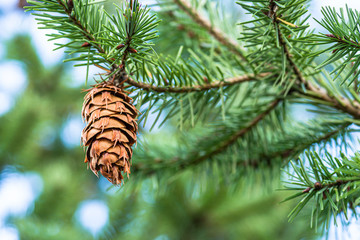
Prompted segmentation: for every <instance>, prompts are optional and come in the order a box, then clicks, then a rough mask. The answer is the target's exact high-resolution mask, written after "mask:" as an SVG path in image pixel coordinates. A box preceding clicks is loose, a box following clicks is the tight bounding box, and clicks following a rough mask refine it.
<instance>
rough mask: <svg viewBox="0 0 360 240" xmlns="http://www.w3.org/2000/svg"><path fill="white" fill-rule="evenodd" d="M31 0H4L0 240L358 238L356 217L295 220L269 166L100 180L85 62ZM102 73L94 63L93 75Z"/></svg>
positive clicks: (158, 135) (160, 139) (161, 137)
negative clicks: (222, 180) (88, 155)
mask: <svg viewBox="0 0 360 240" xmlns="http://www.w3.org/2000/svg"><path fill="white" fill-rule="evenodd" d="M109 2H111V1H109ZM114 2H115V1H114ZM143 2H144V3H146V4H151V3H153V2H151V1H143ZM24 4H26V3H25V1H22V0H0V26H1V27H0V28H1V31H0V239H1V240H18V239H69V240H71V239H155V240H167V239H169V240H170V239H325V238H327V237H328V238H329V239H337V238H338V239H359V237H358V236H359V234H360V232H359V230H358V229H359V224H360V222H359V221H357V220H356V219H353V220H351V221H350V225H348V226H345V225H344V224H341V222H340V223H339V227H338V228H335V227H331V228H330V229H329V230H328V231H326V232H322V231H321V230H319V231H318V232H317V233H316V232H315V231H313V230H310V229H309V221H308V220H309V216H308V215H307V213H306V210H305V211H304V214H301V215H300V216H299V217H298V218H297V219H296V220H295V221H294V222H293V223H288V222H287V214H288V213H289V212H290V210H291V207H292V205H291V203H281V204H280V203H279V202H280V201H281V200H283V199H284V197H286V195H287V194H288V193H284V192H281V191H276V189H277V188H279V187H280V186H281V185H280V181H279V179H278V178H276V179H272V180H271V181H265V182H266V184H264V181H263V179H262V178H264V176H265V175H266V174H267V173H266V172H265V173H262V174H261V175H259V174H257V173H254V177H253V178H251V181H248V182H246V181H244V182H243V183H241V184H238V185H237V186H236V188H232V187H231V186H226V185H222V184H218V183H217V182H216V178H211V177H209V175H205V174H202V175H201V174H197V175H194V174H193V173H192V172H191V171H185V172H183V173H181V174H177V175H174V176H164V177H162V178H160V177H159V176H158V175H157V176H147V177H140V176H139V177H137V175H136V174H133V175H132V176H131V179H130V181H127V182H126V184H125V186H122V187H120V188H119V187H112V186H111V184H110V183H109V182H108V181H107V180H106V179H104V178H102V177H100V178H97V177H96V176H95V175H94V174H93V173H92V172H91V171H89V170H86V164H84V163H83V159H84V151H83V149H82V148H81V147H80V134H81V131H82V128H83V127H84V124H83V122H82V120H81V117H80V111H81V106H82V100H83V95H84V94H83V93H81V89H85V88H87V87H86V86H85V77H86V67H84V68H83V67H77V68H74V67H73V66H72V65H73V64H72V63H63V62H62V61H63V60H64V59H66V57H67V56H66V55H65V54H64V53H63V52H62V51H61V50H60V51H52V49H53V48H54V44H53V43H52V42H48V41H47V37H46V34H49V33H51V31H49V30H38V29H37V25H36V22H35V20H34V16H31V15H30V14H29V13H25V12H24V10H23V8H22V7H23V6H24ZM223 4H228V3H226V2H225V1H224V3H223ZM345 4H348V5H349V6H350V7H352V8H355V9H360V2H358V1H351V0H342V1H337V0H332V1H330V0H328V1H321V0H313V1H312V2H311V7H310V12H311V13H312V15H313V17H315V18H319V17H320V9H321V6H323V5H333V6H335V7H344V6H345ZM109 6H111V5H109ZM235 8H237V10H239V9H238V8H239V7H238V6H235ZM241 18H242V16H240V17H239V19H236V20H237V21H239V20H240V19H241ZM310 23H311V25H312V27H315V28H317V30H320V28H319V25H318V24H317V23H316V22H315V21H314V20H310ZM162 24H165V23H164V22H163V23H162ZM179 45H180V43H179ZM157 50H158V51H160V52H161V51H164V52H165V51H167V50H165V49H161V48H159V47H157ZM98 72H99V69H93V68H90V76H92V75H94V74H96V73H98ZM92 83H93V82H92V81H89V84H92ZM296 114H300V115H301V114H303V115H304V116H303V117H304V118H306V116H305V115H307V113H306V111H305V110H304V109H300V108H299V109H298V110H297V111H296ZM148 122H151V121H148ZM169 134H170V135H171V134H177V130H176V128H175V127H174V126H173V125H172V123H171V121H170V122H168V123H167V125H166V126H164V127H162V128H160V129H159V128H156V127H155V128H154V129H153V130H152V131H151V132H149V126H147V125H145V126H144V127H143V128H142V129H141V131H140V134H139V137H140V139H141V141H148V142H151V141H153V142H154V141H156V142H157V144H158V145H159V146H167V145H169V144H170V145H171V137H169ZM162 144H163V145H162ZM175 144H176V143H175ZM173 145H174V144H173ZM173 147H174V146H173ZM175 147H176V146H175ZM136 161H137V159H136V158H134V159H133V162H136ZM268 174H269V175H272V173H268ZM275 176H278V174H277V175H276V174H275ZM214 186H215V187H214Z"/></svg>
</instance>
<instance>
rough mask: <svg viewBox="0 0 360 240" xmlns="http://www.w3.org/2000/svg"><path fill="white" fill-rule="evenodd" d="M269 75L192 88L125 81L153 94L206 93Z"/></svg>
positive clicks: (234, 79)
mask: <svg viewBox="0 0 360 240" xmlns="http://www.w3.org/2000/svg"><path fill="white" fill-rule="evenodd" d="M269 75H271V73H270V72H268V73H260V74H258V75H253V74H250V75H244V76H238V77H232V78H227V79H225V80H224V81H215V82H212V83H208V84H203V85H194V86H184V87H162V86H155V85H151V84H147V83H142V82H137V81H135V80H134V79H132V78H129V79H128V80H127V83H128V84H130V85H132V86H134V87H137V88H141V89H144V90H147V91H154V92H173V93H188V92H199V91H206V90H210V89H214V88H220V87H224V86H230V85H235V84H238V83H242V82H249V81H255V80H257V79H258V78H263V77H267V76H269Z"/></svg>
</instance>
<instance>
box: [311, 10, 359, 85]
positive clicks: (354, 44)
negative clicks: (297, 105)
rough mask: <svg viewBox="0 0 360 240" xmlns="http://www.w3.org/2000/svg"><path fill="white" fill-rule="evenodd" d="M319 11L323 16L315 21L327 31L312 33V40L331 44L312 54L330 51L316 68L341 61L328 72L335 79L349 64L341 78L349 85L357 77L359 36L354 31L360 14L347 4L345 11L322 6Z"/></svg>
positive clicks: (357, 27)
mask: <svg viewBox="0 0 360 240" xmlns="http://www.w3.org/2000/svg"><path fill="white" fill-rule="evenodd" d="M321 12H322V14H323V16H324V18H323V19H321V20H320V21H319V20H317V21H318V23H319V24H320V25H321V26H322V27H324V28H325V29H326V30H327V31H328V32H329V33H328V34H319V35H314V38H313V40H314V41H316V44H332V45H331V46H329V47H327V48H326V49H324V50H321V51H319V52H317V53H316V54H314V55H318V54H321V53H324V52H330V51H331V56H330V57H329V58H328V59H327V60H326V61H324V62H323V63H322V64H320V65H319V66H318V67H317V68H322V67H324V66H325V65H328V64H331V63H334V62H336V61H341V64H339V65H338V66H336V67H335V68H334V69H333V70H332V71H331V73H330V74H335V79H336V78H337V77H339V76H340V74H341V73H342V72H343V71H344V70H345V69H347V68H348V67H349V66H351V69H347V71H346V72H347V74H346V75H345V76H344V77H342V80H341V81H342V83H346V84H348V85H350V84H351V83H353V82H354V81H355V80H356V79H357V78H358V77H359V71H358V69H359V66H360V57H359V54H357V53H358V51H359V49H360V45H359V42H360V37H359V35H358V34H356V33H357V32H359V19H360V14H359V12H358V11H357V10H353V9H351V8H348V6H346V12H344V10H343V9H340V11H339V13H338V12H337V11H336V10H335V8H330V7H325V8H323V9H322V10H321ZM345 14H346V15H347V17H346V15H345ZM346 18H347V19H346Z"/></svg>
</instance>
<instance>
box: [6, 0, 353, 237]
mask: <svg viewBox="0 0 360 240" xmlns="http://www.w3.org/2000/svg"><path fill="white" fill-rule="evenodd" d="M141 2H142V3H144V4H151V3H154V1H153V0H151V1H141ZM16 3H17V0H0V11H1V12H2V15H1V16H0V26H1V28H2V30H1V31H0V116H1V115H3V114H5V113H6V112H8V111H9V110H10V109H11V108H12V106H13V105H14V102H15V101H16V98H17V97H18V96H19V95H21V93H22V92H23V90H24V89H25V88H26V84H27V82H26V76H25V72H24V70H23V69H22V67H21V66H20V65H19V63H18V62H16V61H4V60H3V58H4V47H3V42H4V41H6V40H9V39H10V38H11V37H12V36H13V35H14V34H16V33H20V32H21V33H24V32H26V33H29V34H31V35H32V37H33V42H34V43H35V45H36V47H37V51H38V52H39V55H40V57H41V59H42V61H43V63H44V64H45V66H51V65H53V64H55V63H57V62H59V61H60V60H61V58H62V57H63V53H62V52H61V51H55V52H54V51H52V49H53V48H54V45H53V43H52V42H48V41H47V38H46V37H45V33H49V32H48V30H38V29H37V25H36V23H35V21H34V19H33V17H32V16H29V15H24V14H23V13H22V12H21V11H20V10H15V11H14V9H15V8H16V7H15V6H16ZM345 4H348V6H349V7H351V8H355V9H358V10H360V1H356V0H326V1H323V0H313V1H312V3H311V6H310V9H309V11H310V12H311V13H312V16H313V17H315V18H319V17H320V16H321V14H320V9H321V6H325V5H326V6H328V5H330V6H334V7H336V8H339V7H345ZM310 25H311V26H312V27H314V28H317V29H318V30H319V29H320V26H319V25H318V24H317V23H316V22H315V21H314V20H313V19H310ZM71 71H72V76H73V77H72V79H73V82H72V83H70V85H71V86H73V87H77V86H80V85H82V84H83V83H84V76H85V75H86V68H85V67H82V68H81V67H80V68H73V69H72V70H71ZM95 71H96V70H95V69H91V71H90V75H91V74H94V73H96V72H95ZM82 128H83V123H82V122H81V118H80V117H79V116H71V117H70V118H69V119H68V121H67V122H66V124H65V125H64V128H63V131H62V133H61V136H62V140H63V141H64V143H65V145H66V146H67V147H69V148H72V147H77V146H78V144H79V139H80V133H81V131H82ZM0 175H1V176H0V179H2V181H1V182H0V203H1V204H0V239H3V240H18V239H20V237H19V233H18V231H17V229H16V228H15V227H14V226H8V225H5V219H6V218H7V217H8V216H18V217H21V216H25V215H26V214H30V213H31V210H32V208H33V205H34V201H36V199H37V197H38V196H39V195H40V194H41V191H42V184H43V183H42V179H41V177H40V176H39V175H38V174H36V173H31V172H28V173H18V172H16V170H14V169H12V168H11V167H9V168H6V169H5V170H4V171H3V172H2V173H0ZM104 189H105V188H104ZM74 216H75V218H76V219H77V220H78V221H79V222H80V224H82V226H83V227H84V228H85V229H87V230H88V231H89V232H90V233H91V234H93V235H94V236H95V235H96V234H97V233H98V232H99V231H100V230H101V229H102V228H103V227H104V226H105V225H106V223H107V222H108V217H109V209H108V207H107V206H106V204H105V203H104V202H103V201H101V200H98V199H91V200H90V199H89V200H86V201H83V202H82V203H80V204H79V206H78V209H77V211H76V212H75V213H74ZM89 219H96V221H91V220H90V221H89ZM86 220H87V221H86ZM359 226H360V222H359V221H356V220H352V221H351V224H350V225H349V226H348V227H347V229H348V231H347V232H346V231H343V230H344V227H341V226H340V227H339V229H338V232H337V233H336V231H335V230H336V228H335V227H333V228H331V229H330V235H329V237H330V238H329V239H335V236H336V234H338V235H339V236H340V238H339V239H349V240H350V239H358V236H360V230H359V229H360V227H359Z"/></svg>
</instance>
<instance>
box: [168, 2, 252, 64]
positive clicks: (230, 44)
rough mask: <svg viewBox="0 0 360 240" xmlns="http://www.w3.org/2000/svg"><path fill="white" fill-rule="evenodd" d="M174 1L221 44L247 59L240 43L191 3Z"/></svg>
mask: <svg viewBox="0 0 360 240" xmlns="http://www.w3.org/2000/svg"><path fill="white" fill-rule="evenodd" d="M174 2H175V3H176V4H177V5H178V6H179V7H180V8H181V9H182V10H184V12H186V13H187V14H188V15H189V16H190V17H191V18H192V19H193V21H194V22H196V23H198V24H199V25H200V26H202V27H203V28H204V29H206V30H207V31H208V32H209V33H210V34H211V35H212V36H213V37H214V38H215V39H216V40H218V41H219V42H220V43H221V44H223V45H224V46H226V47H227V48H228V49H229V50H230V51H231V52H233V53H234V54H236V55H237V56H238V57H240V58H241V59H243V60H245V61H247V60H246V57H245V55H244V54H243V52H242V51H241V49H240V46H239V45H238V43H237V42H236V41H234V40H232V39H230V38H229V37H227V36H226V35H225V34H224V33H223V32H222V31H221V30H220V29H218V28H216V27H214V26H213V25H211V23H210V22H209V21H208V20H207V19H206V18H204V17H203V16H201V15H200V14H199V13H198V12H197V11H196V10H195V9H193V8H192V6H191V5H190V3H188V2H187V1H186V0H174Z"/></svg>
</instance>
